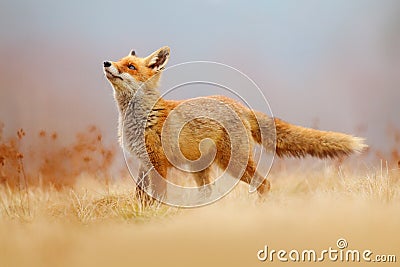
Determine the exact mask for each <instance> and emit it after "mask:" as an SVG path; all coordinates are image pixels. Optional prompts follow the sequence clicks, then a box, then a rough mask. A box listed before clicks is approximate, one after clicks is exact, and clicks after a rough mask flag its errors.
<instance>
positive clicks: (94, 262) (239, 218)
mask: <svg viewBox="0 0 400 267" xmlns="http://www.w3.org/2000/svg"><path fill="white" fill-rule="evenodd" d="M23 135H24V134H23V131H22V132H21V131H20V132H19V133H18V136H16V137H15V138H10V139H4V138H3V140H2V144H1V145H0V151H1V152H2V153H1V155H2V160H1V164H2V165H1V166H2V167H1V169H0V171H1V173H0V174H1V176H0V179H3V180H2V183H1V185H0V266H262V265H264V266H266V265H287V264H288V263H287V262H280V261H279V260H278V259H277V258H274V260H273V262H270V261H269V260H267V261H265V262H261V261H259V260H258V259H257V252H258V251H259V250H261V249H263V248H264V246H266V245H267V246H268V248H269V249H274V250H281V249H284V250H286V251H288V252H289V251H291V250H293V249H296V250H299V251H302V250H305V249H314V250H316V251H321V250H324V249H329V247H332V248H334V249H337V245H336V242H337V240H338V239H339V238H345V239H346V241H347V243H348V247H347V249H351V250H354V249H358V250H360V251H364V250H367V249H368V250H371V251H372V252H373V254H372V256H371V259H374V257H375V256H376V255H379V254H380V255H395V256H397V262H398V261H399V260H400V259H399V257H400V234H399V232H398V231H399V227H400V216H399V214H400V205H399V203H400V170H399V168H398V166H397V162H395V161H393V160H392V159H390V160H388V161H374V163H368V164H366V163H365V164H361V163H360V162H364V161H363V159H360V157H356V158H352V159H349V160H346V161H344V162H343V163H342V164H340V165H339V164H338V163H337V162H333V161H321V160H305V161H298V160H295V161H294V160H278V161H277V162H276V163H275V164H274V167H273V169H272V171H271V175H270V180H271V183H272V190H271V192H270V193H269V195H268V196H267V197H266V198H265V199H264V200H260V199H259V198H258V196H257V195H256V194H248V193H247V190H248V188H247V186H245V185H242V184H239V185H238V186H237V187H236V188H235V189H234V190H233V191H232V192H231V193H230V194H229V195H228V196H226V197H225V198H223V199H222V200H220V201H218V202H217V203H215V204H212V205H209V206H205V207H202V208H196V209H178V208H172V207H168V206H165V205H161V204H157V203H154V204H152V205H150V206H143V205H141V203H140V202H138V201H137V199H135V198H134V194H133V193H134V184H133V182H132V180H130V179H129V178H127V177H125V178H123V179H106V178H107V169H106V168H105V167H104V166H105V163H106V162H109V161H111V160H112V155H113V153H112V150H111V149H109V148H107V147H104V145H103V144H102V142H101V136H100V138H99V132H98V131H97V130H96V129H91V130H89V131H88V132H87V133H84V134H81V135H80V136H81V139H79V138H77V140H76V143H74V144H72V145H71V146H68V147H63V146H61V145H59V146H57V145H55V143H50V144H52V146H51V147H52V148H53V150H51V151H44V152H43V151H42V152H40V153H41V154H42V155H43V157H45V158H46V157H47V161H46V160H44V161H43V162H42V163H40V164H38V166H37V167H36V168H33V167H29V166H28V164H27V163H26V162H27V161H28V158H29V155H28V154H29V153H28V154H26V153H25V154H24V153H22V152H21V151H22V148H21V147H20V145H19V142H20V141H19V140H22V139H23ZM41 135H42V136H41ZM38 138H46V140H45V141H43V142H44V143H45V142H56V140H55V139H56V138H54V136H52V135H51V134H47V133H40V134H39V137H38ZM91 145H93V146H91ZM74 151H79V153H78V152H74ZM392 154H393V153H392ZM98 155H100V156H98ZM392 156H393V155H392ZM394 156H395V155H394ZM394 156H393V157H394ZM60 157H62V158H63V159H64V161H63V162H66V164H68V165H63V166H58V167H57V165H54V164H55V160H60ZM80 157H82V158H80ZM96 157H97V158H96ZM85 158H86V159H85ZM52 160H54V161H52ZM80 161H82V162H84V164H83V165H81V163H79V162H80ZM28 162H29V161H28ZM85 162H86V163H85ZM85 164H90V166H87V165H85ZM65 166H73V168H72V167H71V168H72V170H69V169H68V168H65ZM99 166H102V167H103V168H104V169H101V168H100V167H99ZM45 167H46V168H45ZM106 167H107V166H106ZM99 168H100V169H99ZM107 168H108V167H107ZM60 169H61V170H63V171H62V172H61V173H58V172H57V170H60ZM82 170H85V171H82ZM99 170H100V172H99ZM35 174H36V176H35ZM13 175H14V176H13ZM60 175H61V176H62V175H65V179H60V178H57V177H59V176H60ZM7 177H8V179H6V178H7ZM35 177H36V178H35ZM11 178H13V179H14V180H11ZM275 257H276V256H275ZM296 264H297V265H304V266H309V265H310V263H308V262H305V263H299V262H297V263H296ZM315 264H318V263H315ZM319 264H321V263H319ZM364 264H365V263H363V262H362V263H358V265H360V266H364ZM368 264H369V265H371V266H374V265H376V264H377V263H375V264H374V263H372V262H370V263H368ZM396 264H398V263H389V262H387V263H379V266H385V265H387V266H396ZM324 265H333V266H337V265H343V266H347V265H348V263H347V262H340V261H339V262H332V261H330V260H329V259H328V258H326V259H325V261H324Z"/></svg>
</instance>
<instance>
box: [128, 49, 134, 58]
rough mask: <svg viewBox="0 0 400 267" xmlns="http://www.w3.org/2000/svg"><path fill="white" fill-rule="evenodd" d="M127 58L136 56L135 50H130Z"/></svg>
mask: <svg viewBox="0 0 400 267" xmlns="http://www.w3.org/2000/svg"><path fill="white" fill-rule="evenodd" d="M128 56H136V53H135V50H133V49H132V50H131V52H129V55H128Z"/></svg>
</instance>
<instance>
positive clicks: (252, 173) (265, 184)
mask: <svg viewBox="0 0 400 267" xmlns="http://www.w3.org/2000/svg"><path fill="white" fill-rule="evenodd" d="M253 178H254V179H257V180H258V181H262V183H261V185H260V186H259V187H258V188H257V192H258V194H259V195H263V194H264V193H267V192H268V191H269V190H270V189H271V184H270V182H269V181H268V180H267V179H266V178H264V177H262V176H261V175H260V174H259V173H258V172H257V170H256V165H255V163H254V161H253V159H252V158H250V159H249V162H248V163H247V166H246V170H245V171H244V173H243V175H242V177H241V178H240V180H242V181H243V182H245V183H247V184H250V183H251V180H252V179H253Z"/></svg>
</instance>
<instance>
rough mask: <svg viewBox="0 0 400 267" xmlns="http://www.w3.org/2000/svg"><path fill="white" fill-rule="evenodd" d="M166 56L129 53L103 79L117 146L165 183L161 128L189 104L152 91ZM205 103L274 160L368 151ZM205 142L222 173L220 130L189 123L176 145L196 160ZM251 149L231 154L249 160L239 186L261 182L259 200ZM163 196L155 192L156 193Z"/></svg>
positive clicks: (265, 186)
mask: <svg viewBox="0 0 400 267" xmlns="http://www.w3.org/2000/svg"><path fill="white" fill-rule="evenodd" d="M169 55H170V48H169V47H167V46H165V47H162V48H160V49H158V50H156V51H155V52H153V53H152V54H150V55H149V56H147V57H144V58H141V57H138V56H136V54H135V52H134V51H133V50H132V51H131V52H130V53H129V55H128V56H126V57H124V58H122V59H121V60H119V61H117V62H112V61H105V62H104V63H103V64H104V73H105V75H106V77H107V79H108V80H109V82H110V83H111V85H112V87H113V88H114V97H115V100H116V103H117V106H118V110H119V136H120V144H121V146H122V147H123V148H125V149H126V150H127V151H129V152H130V153H132V154H134V155H136V156H137V157H138V158H139V159H140V160H141V161H142V167H141V168H140V169H141V173H142V174H145V173H147V171H148V170H149V168H154V169H155V170H156V171H157V172H158V173H159V174H160V175H161V176H162V177H163V178H164V179H166V178H167V173H168V170H169V169H170V168H174V165H173V164H172V163H171V162H170V161H169V160H168V158H167V156H166V155H165V151H164V150H163V147H162V145H161V140H162V133H163V125H164V123H165V121H166V119H167V117H168V116H169V115H170V114H171V112H172V111H173V110H174V109H176V108H177V107H178V106H179V105H180V104H182V103H183V102H185V101H189V100H183V101H174V100H166V99H163V98H161V97H160V92H159V91H158V89H157V87H158V84H159V81H160V77H161V74H162V71H163V69H164V68H165V66H166V64H167V62H168V59H169ZM140 88H141V89H140ZM139 89H140V90H141V93H139ZM207 99H208V100H215V101H217V102H218V103H223V104H225V105H227V106H229V107H230V108H231V109H232V110H234V111H235V112H236V113H237V114H238V117H239V118H240V121H241V123H243V125H244V127H245V130H246V132H245V133H247V137H248V138H249V140H251V141H252V142H251V143H252V144H253V143H254V144H261V145H263V147H264V148H265V149H266V150H269V151H272V152H276V155H278V156H279V157H283V156H292V157H304V156H306V155H311V156H314V157H318V158H327V157H329V158H335V157H342V156H346V155H349V154H351V153H354V152H361V151H362V150H363V149H364V148H365V147H367V146H366V145H365V144H364V139H362V138H358V137H353V136H351V135H347V134H343V133H337V132H327V131H319V130H314V129H309V128H304V127H301V126H295V125H292V124H289V123H287V122H285V121H283V120H280V119H278V118H270V117H268V116H267V115H266V114H263V113H261V112H258V111H255V110H252V109H249V108H247V107H246V106H244V105H242V104H241V103H239V102H237V101H235V100H233V99H230V98H227V97H224V96H209V97H206V98H205V100H207ZM205 105H209V104H205ZM216 115H221V114H216ZM143 122H144V123H143ZM122 136H124V140H123V141H122ZM139 136H144V138H143V139H142V138H139ZM205 138H210V139H211V140H212V141H213V142H214V144H215V145H216V153H215V158H214V160H213V162H212V163H213V165H217V166H218V167H220V168H222V169H223V170H225V169H226V167H227V165H228V162H229V158H230V155H231V152H232V151H231V140H230V136H229V134H228V133H227V131H226V129H225V128H224V127H222V126H221V125H219V124H218V123H215V122H213V121H212V120H210V119H206V118H203V119H198V120H192V121H190V122H189V123H187V124H186V125H185V127H183V128H182V129H181V131H180V135H179V141H178V142H179V148H180V150H181V151H180V152H181V153H182V154H183V155H184V157H185V158H187V159H189V160H196V159H198V158H199V157H200V156H201V152H200V150H199V145H200V142H201V141H202V140H203V139H205ZM251 148H252V145H251V146H250V149H249V148H248V147H247V148H244V149H237V151H235V154H236V155H238V156H240V157H243V158H245V159H246V160H247V159H248V160H247V166H246V168H245V171H244V173H243V174H242V176H241V177H240V180H241V181H244V182H246V183H248V184H250V181H251V179H252V178H253V177H255V178H257V179H260V181H263V182H262V183H261V185H260V186H259V187H258V188H257V191H258V193H260V194H263V193H264V192H267V191H269V190H270V183H269V181H268V180H267V179H266V178H265V177H261V176H260V174H258V172H257V171H256V164H255V162H254V160H253V157H252V149H251ZM209 171H210V168H209V167H207V168H205V169H203V170H200V171H196V172H194V175H195V180H196V183H197V184H198V185H199V186H203V185H206V184H208V183H210V177H209V176H210V173H209ZM142 178H143V179H144V177H142ZM149 179H150V180H149ZM150 182H151V177H150V178H148V179H147V180H145V181H144V182H143V184H142V185H139V186H140V187H141V188H143V186H144V187H146V186H149V184H150ZM162 190H163V189H161V191H160V189H158V192H162Z"/></svg>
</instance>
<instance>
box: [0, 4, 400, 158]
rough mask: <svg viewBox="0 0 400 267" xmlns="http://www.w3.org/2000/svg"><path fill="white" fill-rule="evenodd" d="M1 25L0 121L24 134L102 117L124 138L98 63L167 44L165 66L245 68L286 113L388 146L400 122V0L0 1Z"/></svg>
mask: <svg viewBox="0 0 400 267" xmlns="http://www.w3.org/2000/svg"><path fill="white" fill-rule="evenodd" d="M0 36H1V37H0V38H1V39H0V58H1V63H0V121H1V122H3V123H4V125H5V127H4V133H5V135H13V134H14V133H15V132H16V131H17V130H18V129H19V128H23V129H24V130H25V132H26V138H25V143H27V144H28V145H35V144H36V141H35V138H34V137H35V136H36V137H37V133H39V132H40V131H41V130H46V131H56V132H57V133H58V138H59V140H60V142H66V143H67V142H70V141H71V140H73V139H74V138H75V134H76V132H77V131H80V130H82V129H85V127H87V126H88V125H95V126H97V127H98V128H99V129H100V131H101V133H102V134H103V139H104V141H105V142H106V143H107V144H111V145H115V146H116V147H117V141H116V140H117V138H116V136H117V116H118V113H117V108H116V106H115V104H114V100H113V94H112V88H111V86H110V85H109V84H108V82H107V80H106V79H105V77H104V75H103V70H102V62H103V61H104V60H118V59H119V58H121V57H123V56H125V55H126V54H127V53H128V52H129V51H130V50H131V49H135V50H136V53H137V54H138V55H139V56H145V55H147V54H149V53H151V52H152V51H154V50H155V49H157V48H159V47H161V46H164V45H168V46H170V47H171V58H170V62H169V65H170V66H171V65H174V64H177V63H182V62H186V61H192V60H211V61H217V62H221V63H225V64H228V65H231V66H233V67H235V68H237V69H239V70H240V71H242V72H244V73H246V74H247V75H248V76H250V77H251V78H252V79H253V80H254V81H255V82H256V83H257V84H258V86H259V87H260V88H261V90H262V91H263V93H264V94H265V96H266V97H267V99H268V101H269V103H270V105H271V109H272V112H273V114H274V115H275V116H277V117H280V118H283V119H285V120H287V121H289V122H291V123H295V124H299V125H303V126H312V127H317V128H320V129H326V130H334V131H343V132H347V133H352V134H357V135H361V136H363V137H366V138H367V143H368V144H370V145H372V146H374V147H377V148H379V149H380V150H382V151H389V149H390V148H391V147H392V146H393V144H392V143H390V142H392V141H390V140H389V138H388V131H392V130H393V129H398V128H400V119H399V111H400V105H399V100H400V1H396V0H375V1H368V0H353V1H345V0H335V1H334V0H332V1H317V0H303V1H252V2H247V3H245V2H244V1H241V2H239V1H223V0H208V1H207V0H206V1H185V2H180V1H174V0H173V1H126V0H122V1H104V0H99V1H95V2H93V1H78V0H70V1H50V0H45V1H43V0H35V1H30V0H17V1H5V0H1V2H0ZM246 97H247V98H251V97H252V93H251V92H249V93H248V95H247V96H246ZM399 138H400V137H399Z"/></svg>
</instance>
